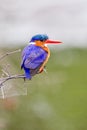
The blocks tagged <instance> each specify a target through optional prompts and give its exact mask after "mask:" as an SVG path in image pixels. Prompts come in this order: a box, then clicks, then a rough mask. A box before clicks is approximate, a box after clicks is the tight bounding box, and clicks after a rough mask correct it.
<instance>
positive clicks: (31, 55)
mask: <svg viewBox="0 0 87 130" xmlns="http://www.w3.org/2000/svg"><path fill="white" fill-rule="evenodd" d="M46 57H47V52H46V51H45V50H43V49H42V48H41V47H39V46H36V45H33V44H31V45H29V46H27V47H25V48H24V50H23V51H22V63H21V68H24V70H25V71H26V72H27V74H28V73H29V70H30V69H36V68H37V67H39V66H40V65H41V64H42V63H43V62H44V60H45V59H46Z"/></svg>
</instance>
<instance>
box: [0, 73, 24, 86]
mask: <svg viewBox="0 0 87 130" xmlns="http://www.w3.org/2000/svg"><path fill="white" fill-rule="evenodd" d="M18 78H22V79H24V78H25V76H24V75H22V74H20V75H19V74H18V75H11V76H7V77H5V78H0V88H1V87H2V86H3V84H4V83H5V82H6V81H8V80H11V79H18Z"/></svg>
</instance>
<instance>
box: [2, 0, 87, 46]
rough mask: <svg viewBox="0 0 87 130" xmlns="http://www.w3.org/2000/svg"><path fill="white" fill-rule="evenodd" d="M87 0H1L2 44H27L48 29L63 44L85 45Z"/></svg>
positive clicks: (50, 35)
mask: <svg viewBox="0 0 87 130" xmlns="http://www.w3.org/2000/svg"><path fill="white" fill-rule="evenodd" d="M86 6H87V1H86V0H51V1H50V0H3V1H2V0H0V45H5V46H6V45H7V44H9V45H10V44H11V45H13V44H15V45H16V44H19V43H20V44H25V43H26V42H28V41H29V39H30V38H31V36H32V35H35V34H36V33H46V34H48V35H49V37H50V38H51V39H59V40H62V41H63V42H64V43H65V44H64V46H66V45H68V46H86V45H87V43H86V41H87V36H86V35H87V34H86V33H87V7H86Z"/></svg>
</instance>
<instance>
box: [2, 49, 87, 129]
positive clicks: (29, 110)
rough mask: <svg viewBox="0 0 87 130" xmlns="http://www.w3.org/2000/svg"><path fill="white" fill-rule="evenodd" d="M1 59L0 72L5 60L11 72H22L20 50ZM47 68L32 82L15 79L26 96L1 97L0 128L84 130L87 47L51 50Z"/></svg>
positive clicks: (4, 50) (86, 110) (86, 109)
mask: <svg viewBox="0 0 87 130" xmlns="http://www.w3.org/2000/svg"><path fill="white" fill-rule="evenodd" d="M21 48H22V47H21ZM10 50H11V51H12V50H15V48H13V49H1V51H0V55H2V54H4V53H5V52H6V51H10ZM0 62H1V64H0V73H1V69H2V66H3V64H5V65H6V63H7V62H8V63H9V64H10V65H11V67H10V71H12V72H13V74H18V73H23V71H22V70H21V69H20V62H21V53H17V54H13V55H10V56H8V57H6V58H5V59H3V60H2V61H0ZM46 70H47V73H45V72H43V73H42V74H39V75H36V76H35V77H33V79H32V80H31V81H26V82H24V81H23V79H19V80H18V81H17V80H16V84H17V85H18V86H21V87H23V88H24V87H25V88H27V95H21V96H14V97H10V98H6V99H4V100H3V99H0V130H87V49H84V48H81V49H80V48H66V49H62V50H59V49H51V57H50V59H49V62H48V63H47V66H46ZM13 87H15V86H14V85H13Z"/></svg>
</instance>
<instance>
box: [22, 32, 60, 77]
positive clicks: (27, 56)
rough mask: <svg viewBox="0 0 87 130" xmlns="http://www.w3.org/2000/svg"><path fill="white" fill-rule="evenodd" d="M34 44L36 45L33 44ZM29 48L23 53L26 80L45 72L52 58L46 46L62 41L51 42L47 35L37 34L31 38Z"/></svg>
mask: <svg viewBox="0 0 87 130" xmlns="http://www.w3.org/2000/svg"><path fill="white" fill-rule="evenodd" d="M32 42H33V43H34V44H32ZM29 43H31V44H29V45H28V46H26V47H25V48H24V49H23V51H22V61H21V69H24V72H25V78H26V79H31V78H32V76H34V75H36V74H39V73H41V72H43V70H44V68H45V66H46V63H47V62H48V59H49V57H50V50H49V48H48V47H47V46H46V44H59V43H62V42H61V41H54V40H50V39H49V37H48V36H47V35H45V34H37V35H35V36H33V37H32V38H31V40H30V41H29Z"/></svg>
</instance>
